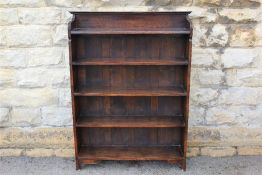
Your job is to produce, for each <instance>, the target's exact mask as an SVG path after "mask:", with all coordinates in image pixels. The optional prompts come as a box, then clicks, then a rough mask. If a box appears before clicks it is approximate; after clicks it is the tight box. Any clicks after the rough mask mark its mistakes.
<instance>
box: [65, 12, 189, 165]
mask: <svg viewBox="0 0 262 175" xmlns="http://www.w3.org/2000/svg"><path fill="white" fill-rule="evenodd" d="M189 13H190V12H72V14H73V16H74V18H73V21H72V22H71V23H70V25H69V50H70V76H71V91H72V108H73V128H74V142H75V158H76V169H79V168H80V165H81V164H95V163H97V162H99V161H101V160H163V161H167V162H169V163H174V164H175V163H177V164H178V165H180V167H181V168H182V169H184V170H185V169H186V152H187V132H188V131H187V130H188V111H189V90H190V65H191V47H192V46H191V38H192V28H191V24H190V22H189V20H188V14H189Z"/></svg>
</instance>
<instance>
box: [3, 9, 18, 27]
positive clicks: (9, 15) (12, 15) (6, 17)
mask: <svg viewBox="0 0 262 175" xmlns="http://www.w3.org/2000/svg"><path fill="white" fill-rule="evenodd" d="M13 24H18V15H17V9H11V8H10V9H7V8H5V9H4V8H2V9H0V25H13Z"/></svg>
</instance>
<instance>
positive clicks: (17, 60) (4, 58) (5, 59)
mask: <svg viewBox="0 0 262 175" xmlns="http://www.w3.org/2000/svg"><path fill="white" fill-rule="evenodd" d="M26 65H27V55H26V50H25V49H17V48H16V49H2V50H0V67H15V68H19V67H25V66H26Z"/></svg>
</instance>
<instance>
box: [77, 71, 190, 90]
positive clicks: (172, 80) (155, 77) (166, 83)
mask: <svg viewBox="0 0 262 175" xmlns="http://www.w3.org/2000/svg"><path fill="white" fill-rule="evenodd" d="M184 69H185V68H184V67H183V66H88V67H86V66H81V67H79V68H78V69H76V70H75V76H76V77H78V78H77V82H76V83H75V88H76V90H79V91H82V90H93V89H99V90H103V89H107V90H110V89H111V90H118V89H119V90H125V89H126V90H128V89H134V90H135V89H140V90H141V89H146V90H150V89H153V90H154V89H164V90H165V89H172V88H176V87H181V88H182V87H183V85H184V76H182V75H183V74H184Z"/></svg>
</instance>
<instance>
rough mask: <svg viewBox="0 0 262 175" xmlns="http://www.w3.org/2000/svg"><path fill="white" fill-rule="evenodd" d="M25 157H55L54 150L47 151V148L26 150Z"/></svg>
mask: <svg viewBox="0 0 262 175" xmlns="http://www.w3.org/2000/svg"><path fill="white" fill-rule="evenodd" d="M24 154H25V156H29V157H50V156H53V155H54V150H53V149H45V148H33V149H26V150H25V153H24Z"/></svg>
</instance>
